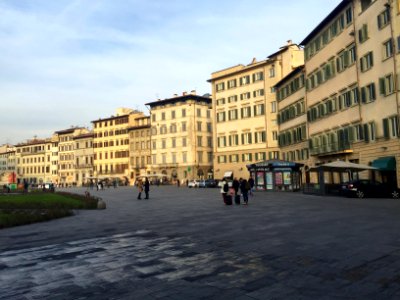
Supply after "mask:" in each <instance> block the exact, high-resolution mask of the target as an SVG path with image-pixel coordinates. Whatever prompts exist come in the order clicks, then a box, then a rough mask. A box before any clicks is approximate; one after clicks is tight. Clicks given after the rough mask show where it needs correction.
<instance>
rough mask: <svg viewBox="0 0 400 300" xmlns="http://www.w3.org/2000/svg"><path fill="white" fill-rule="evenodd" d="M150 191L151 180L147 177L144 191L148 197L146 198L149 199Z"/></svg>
mask: <svg viewBox="0 0 400 300" xmlns="http://www.w3.org/2000/svg"><path fill="white" fill-rule="evenodd" d="M149 191H150V181H149V179H148V178H147V177H146V179H145V181H144V193H145V195H146V197H145V198H144V199H149Z"/></svg>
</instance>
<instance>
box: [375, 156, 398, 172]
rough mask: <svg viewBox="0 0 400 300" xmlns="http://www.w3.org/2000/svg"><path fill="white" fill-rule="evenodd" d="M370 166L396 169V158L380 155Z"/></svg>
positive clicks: (383, 169)
mask: <svg viewBox="0 0 400 300" xmlns="http://www.w3.org/2000/svg"><path fill="white" fill-rule="evenodd" d="M372 166H373V167H375V168H377V169H379V170H380V171H396V158H395V157H394V156H387V157H380V158H378V159H375V160H374V161H372Z"/></svg>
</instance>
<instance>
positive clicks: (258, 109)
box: [254, 102, 276, 116]
mask: <svg viewBox="0 0 400 300" xmlns="http://www.w3.org/2000/svg"><path fill="white" fill-rule="evenodd" d="M275 103H276V102H275ZM264 113H265V109H264V104H257V105H255V106H254V116H262V115H264Z"/></svg>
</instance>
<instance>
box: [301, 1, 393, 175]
mask: <svg viewBox="0 0 400 300" xmlns="http://www.w3.org/2000/svg"><path fill="white" fill-rule="evenodd" d="M398 6H399V4H398V1H395V2H393V1H386V0H376V1H372V0H354V1H351V0H348V1H342V2H341V3H340V4H339V5H338V6H337V7H336V8H335V9H334V10H333V11H332V12H331V13H330V14H329V15H328V16H327V17H326V18H325V19H324V20H323V21H322V22H321V23H320V24H319V25H318V26H317V27H316V28H315V29H314V30H313V31H312V32H311V33H310V34H309V35H308V36H307V37H306V38H305V39H304V40H303V42H302V43H301V45H303V46H304V47H305V76H306V102H307V117H308V132H309V139H310V154H311V157H312V164H313V165H319V164H322V163H326V162H331V161H335V160H345V161H350V162H356V163H361V164H367V165H368V164H369V165H373V166H374V165H378V164H380V162H379V160H380V159H381V160H385V161H386V162H389V161H391V163H390V168H391V170H389V169H388V170H387V171H388V172H387V173H385V172H381V173H380V176H381V177H382V178H380V179H381V180H383V181H396V180H397V182H398V178H399V175H400V174H399V171H398V168H397V169H396V167H394V168H393V166H396V162H397V164H398V162H400V160H399V159H400V148H399V145H400V144H399V104H400V103H399V82H398V77H399V76H398V62H397V59H396V58H398V52H399V46H398V44H399V42H400V40H399V38H398V36H399V34H398V31H399V29H398V26H397V25H398V24H399V23H398V22H399V11H398V8H399V7H398ZM396 26H397V27H396ZM395 28H397V29H396V30H395ZM396 44H397V45H396ZM396 49H397V50H396ZM396 52H397V53H396ZM388 168H389V166H388ZM396 173H397V174H396ZM396 175H397V176H396ZM396 177H397V179H396Z"/></svg>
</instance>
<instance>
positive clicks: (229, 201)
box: [225, 195, 232, 205]
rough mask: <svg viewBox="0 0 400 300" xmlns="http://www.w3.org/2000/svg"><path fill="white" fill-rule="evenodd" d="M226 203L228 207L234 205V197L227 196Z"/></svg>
mask: <svg viewBox="0 0 400 300" xmlns="http://www.w3.org/2000/svg"><path fill="white" fill-rule="evenodd" d="M225 199H226V201H225V204H226V205H232V196H231V195H226V198H225Z"/></svg>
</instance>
